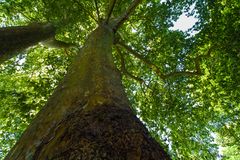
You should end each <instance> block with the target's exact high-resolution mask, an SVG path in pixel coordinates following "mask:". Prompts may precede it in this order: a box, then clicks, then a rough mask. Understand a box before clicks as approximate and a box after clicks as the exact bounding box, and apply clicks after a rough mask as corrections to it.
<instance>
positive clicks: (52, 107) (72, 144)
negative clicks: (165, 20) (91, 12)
mask: <svg viewBox="0 0 240 160" xmlns="http://www.w3.org/2000/svg"><path fill="white" fill-rule="evenodd" d="M112 45H113V31H112V29H111V28H110V27H108V26H107V25H100V26H99V27H98V28H97V29H96V30H95V31H93V32H92V33H91V34H90V36H89V38H88V40H87V41H86V43H85V46H84V47H83V48H82V50H81V52H80V53H79V54H78V55H77V57H76V59H75V61H74V62H73V64H72V66H71V67H70V69H69V71H68V74H67V75H66V76H65V78H64V80H63V82H62V83H61V84H60V85H59V86H58V88H57V89H56V91H55V92H54V94H53V95H52V97H51V98H50V99H49V101H48V103H47V105H46V106H45V107H44V108H43V109H42V110H41V111H40V112H39V113H38V115H37V117H36V118H35V120H34V121H33V122H32V123H31V125H30V126H29V128H28V129H27V130H26V131H25V132H24V134H23V135H22V137H21V138H20V140H19V141H18V142H17V144H16V145H15V146H14V148H13V149H12V150H11V151H10V152H9V154H8V155H7V157H6V158H5V160H20V159H21V160H43V159H44V160H45V159H51V160H52V159H54V160H60V159H61V160H71V159H72V160H75V159H81V160H91V159H97V160H159V159H170V158H169V156H168V155H167V153H166V152H165V151H164V150H163V149H162V148H161V147H160V145H159V144H158V143H157V142H156V141H155V140H153V139H152V138H151V137H150V136H149V134H148V132H147V130H146V128H145V127H144V126H143V124H142V123H141V122H140V121H139V120H138V118H137V117H136V116H135V115H134V114H133V112H132V111H131V109H130V107H129V102H128V99H127V97H126V95H125V93H124V88H123V86H122V84H121V75H120V74H119V72H118V70H117V68H116V67H115V65H114V62H113V57H112V53H111V52H112Z"/></svg>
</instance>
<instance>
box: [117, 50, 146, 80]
mask: <svg viewBox="0 0 240 160" xmlns="http://www.w3.org/2000/svg"><path fill="white" fill-rule="evenodd" d="M116 50H117V53H118V54H119V56H120V60H121V72H122V73H123V74H125V75H126V76H128V77H130V78H132V79H134V80H136V81H137V82H139V83H140V84H142V83H144V80H143V79H141V78H139V77H137V76H134V75H132V74H131V73H130V72H128V70H127V69H126V64H125V59H124V57H123V54H122V53H121V51H120V49H119V47H118V46H117V47H116Z"/></svg>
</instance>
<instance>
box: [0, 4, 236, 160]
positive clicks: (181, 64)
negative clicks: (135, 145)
mask: <svg viewBox="0 0 240 160" xmlns="http://www.w3.org/2000/svg"><path fill="white" fill-rule="evenodd" d="M109 2H110V1H109V0H84V1H80V0H48V1H47V0H39V1H32V0H0V24H1V27H5V26H16V25H27V24H30V23H36V22H50V23H52V24H53V25H54V26H56V28H57V35H56V38H57V39H59V40H61V41H65V42H71V43H74V44H77V46H76V47H75V48H70V49H67V50H66V49H65V50H64V49H51V48H47V47H44V46H42V45H37V46H34V47H31V48H28V49H27V50H25V51H24V52H22V54H20V55H19V56H17V57H14V58H12V59H11V60H9V61H7V62H5V63H4V64H2V65H0V107H1V108H0V158H3V157H4V155H5V154H6V153H7V152H8V151H9V149H10V148H11V147H12V145H13V144H14V143H15V142H16V140H17V139H18V138H19V136H20V135H21V133H22V132H23V130H24V129H25V128H26V127H27V126H28V124H29V123H30V122H31V120H32V119H33V118H34V116H35V115H36V113H37V112H38V111H39V110H40V109H41V107H42V106H43V105H44V104H45V103H46V101H47V99H48V98H49V96H50V95H51V93H52V92H53V90H54V88H55V87H56V86H57V85H58V83H59V81H60V80H61V79H62V78H63V76H64V74H65V73H66V71H67V67H68V66H69V64H70V63H71V59H72V58H73V57H74V55H75V54H76V53H77V52H78V50H79V49H80V48H81V46H82V45H83V43H84V41H85V39H86V37H87V35H88V34H89V33H90V32H91V31H92V30H93V29H94V28H95V27H96V26H97V22H96V21H97V19H98V17H103V16H105V15H104V14H105V13H106V11H107V10H108V8H109V7H110V6H111V3H109ZM113 2H114V0H113V1H112V3H113ZM131 2H132V0H116V4H115V7H114V8H113V14H112V17H111V18H113V19H114V18H115V17H118V16H120V15H121V14H122V13H123V12H125V10H126V8H128V6H129V4H131ZM183 13H184V14H187V15H188V16H194V17H196V18H197V20H198V21H197V23H196V24H195V25H194V26H193V27H192V28H191V29H189V30H188V32H183V31H180V30H173V29H172V26H173V22H174V21H176V20H177V19H178V18H179V16H180V15H181V14H183ZM239 17H240V3H239V1H238V0H228V1H227V0H218V1H214V0H171V1H169V0H165V1H161V0H144V1H142V2H141V3H140V4H139V6H138V7H137V8H136V10H135V11H134V13H133V14H132V15H131V16H130V17H129V19H128V21H127V22H126V23H124V24H123V25H122V26H121V27H120V28H119V30H118V32H117V33H116V34H117V35H118V36H119V39H121V40H119V41H120V42H119V43H124V44H123V45H116V46H115V47H114V52H113V54H114V58H115V63H116V65H117V66H118V68H119V70H121V71H122V74H123V84H124V86H125V89H126V92H127V94H128V97H129V100H130V102H131V105H132V108H133V109H134V110H135V112H136V114H137V115H138V117H139V118H140V119H141V120H142V121H143V122H144V123H145V124H146V126H147V128H148V129H149V131H150V132H151V133H152V135H153V136H154V137H155V138H156V139H157V141H158V142H159V143H161V144H162V145H163V146H165V148H166V149H167V150H168V152H169V153H170V155H171V156H172V158H173V159H217V157H222V158H224V159H234V158H235V159H240V157H239V155H240V98H239V97H240V18H239ZM193 32H194V33H196V34H191V33H193ZM0 45H1V44H0Z"/></svg>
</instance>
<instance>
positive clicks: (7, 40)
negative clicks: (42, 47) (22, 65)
mask: <svg viewBox="0 0 240 160" xmlns="http://www.w3.org/2000/svg"><path fill="white" fill-rule="evenodd" d="M54 35H55V28H54V27H53V26H52V25H51V24H31V25H29V26H14V27H6V28H0V64H1V63H2V62H4V61H6V60H8V59H10V58H12V57H13V56H15V55H16V54H17V53H18V52H20V51H22V50H24V49H26V48H28V47H30V46H33V45H35V44H37V43H38V42H40V41H44V40H46V39H49V38H51V37H54Z"/></svg>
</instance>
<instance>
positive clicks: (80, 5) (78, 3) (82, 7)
mask: <svg viewBox="0 0 240 160" xmlns="http://www.w3.org/2000/svg"><path fill="white" fill-rule="evenodd" d="M73 2H75V3H76V4H77V5H78V6H79V7H80V8H81V9H82V10H83V11H84V12H86V13H87V14H88V15H89V16H90V17H91V18H92V19H93V20H94V21H95V22H96V23H98V21H97V20H96V18H95V17H94V16H93V15H92V14H91V13H90V12H89V11H88V10H87V9H85V7H84V6H83V5H82V4H81V3H80V2H78V1H77V0H73Z"/></svg>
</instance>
